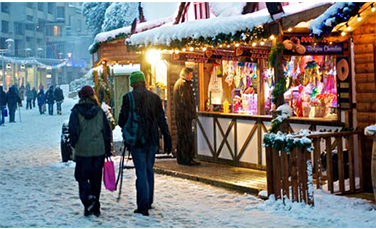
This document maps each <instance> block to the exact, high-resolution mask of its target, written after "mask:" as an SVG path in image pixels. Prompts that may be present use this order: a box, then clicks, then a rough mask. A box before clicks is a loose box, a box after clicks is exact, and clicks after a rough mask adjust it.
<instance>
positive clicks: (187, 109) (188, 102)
mask: <svg viewBox="0 0 376 229" xmlns="http://www.w3.org/2000/svg"><path fill="white" fill-rule="evenodd" d="M192 77H193V69H191V68H183V69H182V70H181V72H180V78H179V79H178V80H177V81H176V83H175V85H174V109H175V118H176V125H177V129H178V136H177V137H178V139H177V152H176V158H177V162H178V164H180V165H199V164H200V162H197V161H194V160H193V158H194V152H195V151H194V147H193V143H194V135H193V131H192V123H193V119H196V104H195V99H194V96H193V88H192V86H191V80H192Z"/></svg>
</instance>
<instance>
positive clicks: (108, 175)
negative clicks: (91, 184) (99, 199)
mask: <svg viewBox="0 0 376 229" xmlns="http://www.w3.org/2000/svg"><path fill="white" fill-rule="evenodd" d="M103 182H104V186H105V187H106V189H107V190H109V191H115V190H116V177H115V166H114V162H113V161H112V160H111V157H108V158H106V159H105V162H104V166H103Z"/></svg>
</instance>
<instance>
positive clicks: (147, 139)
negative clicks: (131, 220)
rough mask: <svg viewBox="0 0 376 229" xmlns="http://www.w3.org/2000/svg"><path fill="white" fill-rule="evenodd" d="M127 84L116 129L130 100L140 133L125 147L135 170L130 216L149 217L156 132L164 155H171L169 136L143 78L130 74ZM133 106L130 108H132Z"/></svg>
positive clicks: (158, 105) (157, 100) (122, 122)
mask: <svg viewBox="0 0 376 229" xmlns="http://www.w3.org/2000/svg"><path fill="white" fill-rule="evenodd" d="M130 83H131V86H132V87H133V91H132V92H129V93H127V94H125V95H124V96H123V104H122V106H121V111H120V114H119V123H118V124H119V126H120V127H121V128H122V129H124V127H125V124H126V123H127V120H128V118H129V115H128V114H129V112H130V110H131V109H132V108H131V105H130V102H129V101H132V100H130V99H131V98H132V97H133V98H134V101H135V109H136V113H137V114H138V116H139V119H140V121H139V128H140V129H139V130H138V132H139V133H140V134H139V135H138V137H137V141H136V143H135V145H134V146H126V147H127V148H128V149H130V152H131V153H132V158H133V163H134V166H135V168H136V176H137V179H136V190H137V209H136V210H135V211H134V213H138V214H142V215H144V216H148V215H149V209H151V208H152V204H153V200H154V170H153V167H154V162H155V154H156V153H157V151H158V146H159V131H158V128H160V130H161V132H162V134H163V138H164V146H165V151H167V153H171V147H172V146H171V135H170V132H169V130H168V126H167V122H166V117H165V113H164V111H163V108H162V101H161V99H160V98H159V96H158V95H156V94H154V93H152V92H150V91H148V90H147V89H146V86H145V75H144V73H143V72H141V71H135V72H132V73H131V75H130ZM132 106H133V105H132Z"/></svg>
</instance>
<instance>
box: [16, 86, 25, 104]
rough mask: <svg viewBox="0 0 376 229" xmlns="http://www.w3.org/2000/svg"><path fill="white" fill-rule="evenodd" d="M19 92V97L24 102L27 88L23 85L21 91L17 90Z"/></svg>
mask: <svg viewBox="0 0 376 229" xmlns="http://www.w3.org/2000/svg"><path fill="white" fill-rule="evenodd" d="M17 91H18V95H19V96H20V98H21V101H24V99H25V86H24V85H23V84H22V85H21V87H20V89H19V90H17Z"/></svg>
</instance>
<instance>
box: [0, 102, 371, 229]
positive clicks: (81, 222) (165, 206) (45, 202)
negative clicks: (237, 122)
mask: <svg viewBox="0 0 376 229" xmlns="http://www.w3.org/2000/svg"><path fill="white" fill-rule="evenodd" d="M75 102H76V101H74V100H71V99H68V98H67V99H66V100H65V102H64V103H63V115H62V116H57V115H54V116H48V115H39V113H38V111H37V110H36V109H33V110H25V107H23V108H22V122H19V120H18V113H17V114H16V115H17V116H16V117H17V119H16V121H17V123H14V124H9V123H8V122H6V124H5V126H1V127H0V155H1V160H0V203H1V208H0V227H374V225H376V211H375V210H371V211H370V209H371V208H372V205H370V204H368V203H367V202H365V201H363V200H359V199H350V198H345V197H339V196H334V195H330V194H326V193H323V192H321V191H316V192H315V204H316V207H314V208H310V207H307V206H305V205H302V204H297V203H294V204H290V203H288V204H287V205H286V206H284V205H282V204H281V202H280V201H277V202H276V201H272V200H268V201H262V200H261V199H258V198H256V197H255V196H252V195H249V194H241V193H237V192H232V191H228V190H225V189H222V188H218V187H212V186H209V185H207V184H202V183H198V182H194V181H188V180H184V179H180V178H174V177H169V176H164V175H156V188H155V190H156V191H155V203H154V208H155V209H153V210H151V211H150V216H149V217H144V216H142V215H139V214H133V210H134V209H135V208H136V204H135V203H136V200H135V195H136V193H135V187H134V182H135V175H134V170H124V182H123V190H122V199H121V200H120V202H119V203H118V202H117V201H116V198H117V194H118V193H117V192H109V191H107V190H105V189H104V187H103V186H102V194H101V203H102V206H101V209H102V215H101V217H99V218H96V217H94V216H90V217H84V216H83V207H82V205H81V202H80V200H79V198H78V185H77V182H76V181H75V179H74V167H75V163H74V162H68V163H62V162H61V156H60V134H61V125H62V123H63V122H64V121H65V120H67V119H68V118H69V113H70V109H71V108H72V107H73V105H74V103H75ZM7 120H8V119H7ZM119 159H120V157H115V158H114V162H115V165H116V170H117V167H118V163H119Z"/></svg>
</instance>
